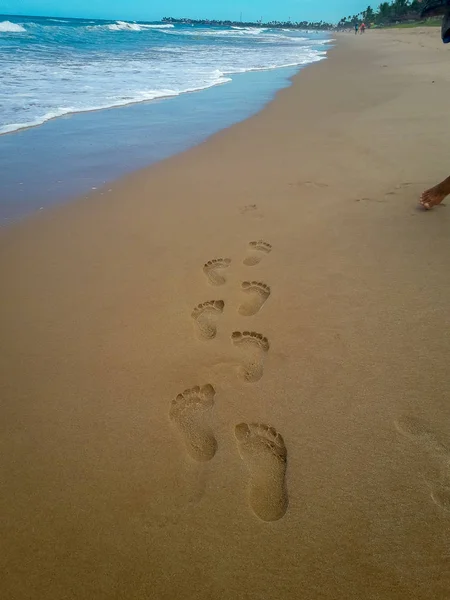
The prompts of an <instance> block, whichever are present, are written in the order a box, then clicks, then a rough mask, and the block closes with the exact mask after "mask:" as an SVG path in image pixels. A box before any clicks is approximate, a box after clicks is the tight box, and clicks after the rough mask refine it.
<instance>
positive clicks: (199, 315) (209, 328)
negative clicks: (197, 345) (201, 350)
mask: <svg viewBox="0 0 450 600" xmlns="http://www.w3.org/2000/svg"><path fill="white" fill-rule="evenodd" d="M224 306H225V302H224V301H223V300H209V301H208V302H203V303H202V304H199V305H198V306H196V307H195V308H194V310H193V311H192V313H191V316H192V318H193V319H194V323H195V325H196V328H197V332H198V336H199V338H200V339H201V340H212V339H213V338H215V337H216V334H217V326H216V321H217V318H218V317H219V316H220V315H221V314H222V313H223V309H224Z"/></svg>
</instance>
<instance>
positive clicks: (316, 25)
mask: <svg viewBox="0 0 450 600" xmlns="http://www.w3.org/2000/svg"><path fill="white" fill-rule="evenodd" d="M163 21H164V23H172V24H176V23H178V24H181V25H210V26H215V27H267V28H270V29H309V30H311V29H314V30H319V29H320V30H325V29H326V30H329V29H333V28H334V25H332V24H331V23H325V21H317V22H311V21H298V22H293V21H269V22H268V23H263V21H217V20H212V19H174V18H173V17H164V18H163Z"/></svg>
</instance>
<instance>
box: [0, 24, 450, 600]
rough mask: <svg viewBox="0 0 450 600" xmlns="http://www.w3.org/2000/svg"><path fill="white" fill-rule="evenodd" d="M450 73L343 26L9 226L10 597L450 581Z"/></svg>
mask: <svg viewBox="0 0 450 600" xmlns="http://www.w3.org/2000/svg"><path fill="white" fill-rule="evenodd" d="M449 67H450V54H449V51H448V49H446V48H445V47H444V46H442V47H441V45H440V40H439V35H438V32H437V31H436V30H430V31H427V30H415V31H391V32H383V33H372V32H369V33H368V34H367V35H366V36H364V38H363V37H359V36H358V37H355V36H353V35H348V36H346V35H343V36H341V37H339V39H338V43H337V46H336V48H335V49H334V50H333V51H332V52H331V53H330V56H329V60H326V61H323V62H321V63H319V64H316V65H314V66H311V67H309V68H307V69H305V70H303V71H302V72H301V73H300V74H299V75H298V76H296V77H295V78H294V81H293V85H292V87H291V88H289V89H287V90H284V91H281V92H280V93H279V94H278V95H277V97H276V99H275V101H274V102H272V103H271V104H270V105H269V106H267V107H266V108H265V109H264V110H263V111H262V112H261V113H259V114H258V115H256V116H254V117H253V118H251V119H249V120H247V121H245V122H243V123H241V124H238V125H236V126H233V127H231V128H230V129H228V130H226V131H223V132H221V133H219V134H217V135H215V136H214V137H213V138H212V139H210V140H208V141H207V142H206V143H204V144H202V145H200V146H198V147H196V148H194V149H192V150H190V151H188V152H186V153H183V154H181V155H179V156H176V157H174V158H171V159H169V160H167V161H164V162H162V163H159V164H157V165H155V166H154V167H151V168H149V169H147V170H144V171H141V172H138V173H136V174H133V175H131V176H129V177H126V178H125V179H123V180H121V181H119V182H117V183H115V184H114V185H112V186H111V185H110V186H108V188H112V191H111V192H110V193H108V192H107V191H106V190H99V191H97V192H95V194H93V195H92V196H90V197H87V198H81V199H79V200H78V201H76V202H73V203H70V204H69V205H65V206H60V207H57V208H55V209H51V210H48V211H41V213H39V214H38V215H36V216H35V217H33V218H29V219H26V220H24V221H22V222H20V223H18V224H16V225H14V226H11V227H9V228H7V229H5V230H4V231H3V232H2V234H1V236H0V274H1V275H0V276H1V281H2V293H1V295H0V314H1V329H2V351H1V363H0V365H1V366H0V368H1V371H0V378H1V386H2V393H1V399H2V407H1V419H0V423H1V425H0V427H1V435H0V443H1V452H0V457H1V458H0V461H1V472H2V475H1V481H2V486H1V493H0V514H1V515H2V525H1V538H2V551H1V553H0V566H1V572H2V577H1V581H0V595H1V597H2V598H3V599H5V600H25V599H27V600H28V599H33V600H34V599H36V600H47V599H49V600H60V599H63V598H67V599H71V600H72V599H76V600H78V599H80V600H81V599H86V598H89V599H90V600H100V599H102V600H103V599H104V600H111V599H124V600H125V599H126V600H137V599H155V600H178V599H179V600H190V599H195V600H212V599H221V600H222V599H230V600H231V599H232V600H235V599H236V600H237V599H245V600H266V599H269V598H277V599H283V600H286V599H287V600H289V599H299V598H304V599H309V600H313V599H314V600H322V599H323V600H325V599H326V600H341V599H344V598H345V599H346V600H362V599H364V600H375V599H377V600H380V599H383V600H391V599H402V600H403V599H405V600H406V599H408V600H410V599H415V600H416V599H417V600H419V599H420V600H422V599H423V600H425V599H427V600H428V599H429V600H432V599H433V600H437V599H444V598H448V597H449V594H450V570H449V569H448V564H449V540H450V470H449V461H450V399H449V389H450V369H449V365H448V358H449V350H450V341H449V334H448V322H449V318H448V314H449V303H450V215H449V213H448V210H449V209H448V208H446V207H438V208H436V209H434V210H433V211H431V212H424V211H422V210H420V209H419V208H418V206H417V203H418V198H419V197H420V193H421V192H422V190H423V189H424V188H426V187H430V186H431V185H433V184H435V183H437V182H438V181H440V180H441V179H443V178H444V177H446V176H448V174H449V170H450V169H449V167H450V162H449V157H450V136H449V135H448V134H447V133H446V131H445V124H446V123H447V120H448V99H449V88H450V68H449ZM260 240H261V241H263V242H265V243H266V244H270V246H271V247H269V246H265V247H264V248H263V249H258V248H255V246H254V245H253V246H249V243H250V242H252V241H256V242H259V241H260ZM267 250H270V252H268V251H267ZM217 259H222V260H223V261H225V262H224V263H223V264H222V265H221V266H222V267H224V268H223V269H217V268H216V267H217V264H218V263H214V264H213V265H209V266H208V267H207V268H206V269H205V270H204V267H203V266H204V264H205V263H208V262H209V261H212V260H217ZM249 259H250V260H249ZM259 259H262V260H260V261H259V262H257V261H258V260H259ZM230 261H231V262H230ZM255 262H257V264H254V263H255ZM248 263H250V264H248ZM211 266H212V267H213V269H212V270H211ZM205 271H206V272H205ZM224 280H225V281H224ZM253 281H256V282H262V283H263V284H265V286H268V288H270V289H267V287H264V286H262V287H261V286H256V289H253V288H254V287H255V286H253V287H252V286H250V288H251V289H249V286H248V285H247V284H246V285H245V286H244V288H245V289H242V287H241V286H242V283H243V282H250V283H251V282H253ZM213 300H214V301H216V303H215V304H209V305H207V306H206V307H205V306H203V307H201V308H200V309H199V310H197V311H196V312H195V318H193V317H192V316H191V313H192V312H193V309H194V308H195V307H196V306H197V305H199V304H203V303H205V302H208V301H213ZM233 332H239V333H235V334H234V337H232V334H233ZM243 332H256V333H258V334H260V337H254V336H253V337H252V336H250V339H249V336H248V335H247V334H246V335H242V334H243ZM261 338H262V339H261ZM184 390H189V391H188V392H186V393H184V394H183V391H184ZM254 424H260V425H259V426H256V425H254ZM236 426H238V427H237V428H236ZM277 432H278V433H277ZM283 440H284V442H283Z"/></svg>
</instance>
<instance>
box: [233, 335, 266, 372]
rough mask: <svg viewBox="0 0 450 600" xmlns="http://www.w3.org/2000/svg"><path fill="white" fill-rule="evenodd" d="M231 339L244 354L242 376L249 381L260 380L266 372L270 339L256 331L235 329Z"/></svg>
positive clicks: (240, 369) (241, 368)
mask: <svg viewBox="0 0 450 600" xmlns="http://www.w3.org/2000/svg"><path fill="white" fill-rule="evenodd" d="M231 339H232V341H233V344H234V345H235V346H237V347H238V348H240V349H241V350H242V351H243V354H244V359H243V362H242V365H241V367H240V368H239V375H240V377H241V378H242V379H243V380H244V381H247V382H249V383H253V382H255V381H259V380H260V379H261V377H262V376H263V374H264V359H265V355H266V354H267V352H268V351H269V348H270V344H269V340H268V339H267V338H266V337H264V336H263V335H261V334H260V333H256V331H244V332H243V333H241V332H240V331H235V332H234V333H233V334H232V336H231Z"/></svg>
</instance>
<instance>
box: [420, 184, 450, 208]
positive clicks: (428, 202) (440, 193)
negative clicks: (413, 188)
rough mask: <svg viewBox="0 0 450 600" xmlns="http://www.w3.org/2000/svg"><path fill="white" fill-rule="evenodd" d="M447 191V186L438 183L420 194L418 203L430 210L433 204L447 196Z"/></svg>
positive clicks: (435, 204) (438, 202)
mask: <svg viewBox="0 0 450 600" xmlns="http://www.w3.org/2000/svg"><path fill="white" fill-rule="evenodd" d="M448 193H449V192H448V187H447V186H444V185H443V184H442V183H440V184H439V185H436V186H435V187H433V188H430V189H429V190H426V191H425V192H424V193H423V194H422V198H421V199H420V204H421V205H422V206H423V207H424V208H426V209H427V210H431V209H432V208H433V206H437V205H438V204H440V203H441V202H442V200H444V199H445V198H446V197H447V196H448Z"/></svg>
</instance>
